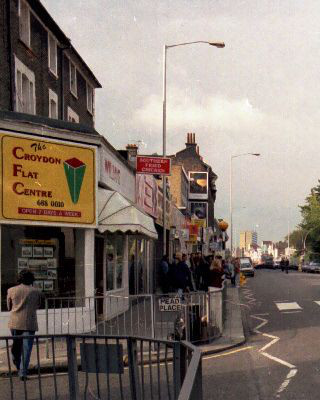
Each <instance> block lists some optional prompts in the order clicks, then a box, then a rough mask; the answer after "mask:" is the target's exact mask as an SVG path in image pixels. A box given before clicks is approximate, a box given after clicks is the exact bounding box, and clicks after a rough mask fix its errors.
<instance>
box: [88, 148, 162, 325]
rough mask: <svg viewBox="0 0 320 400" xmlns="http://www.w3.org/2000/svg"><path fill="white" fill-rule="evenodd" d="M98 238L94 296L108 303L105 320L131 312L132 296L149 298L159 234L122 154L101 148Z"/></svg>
mask: <svg viewBox="0 0 320 400" xmlns="http://www.w3.org/2000/svg"><path fill="white" fill-rule="evenodd" d="M99 186H100V187H99V189H98V227H97V230H96V234H95V292H96V294H97V295H103V296H105V297H106V300H105V301H104V302H103V304H102V305H101V307H100V308H99V313H101V317H102V316H103V317H104V318H106V319H111V318H113V317H115V316H116V315H119V314H121V313H123V312H124V311H126V310H127V309H128V305H129V301H128V296H129V294H130V295H133V294H141V293H149V290H150V287H151V284H152V274H151V270H150V257H153V255H152V254H153V253H152V252H153V242H154V240H155V239H157V232H156V230H155V227H154V222H153V219H152V218H151V217H150V216H149V215H147V214H146V213H145V212H144V211H143V210H142V209H141V208H140V207H139V206H137V205H136V204H135V200H136V177H135V172H134V169H133V168H132V167H130V165H129V164H128V163H126V161H125V160H124V159H122V158H121V156H119V154H118V153H117V152H116V150H114V149H113V148H111V147H110V146H107V145H106V144H105V143H103V144H102V147H101V149H100V176H99Z"/></svg>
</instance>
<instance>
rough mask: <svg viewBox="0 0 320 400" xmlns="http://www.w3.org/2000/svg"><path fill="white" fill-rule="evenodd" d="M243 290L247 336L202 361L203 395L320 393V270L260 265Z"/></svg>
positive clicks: (247, 397)
mask: <svg viewBox="0 0 320 400" xmlns="http://www.w3.org/2000/svg"><path fill="white" fill-rule="evenodd" d="M240 291H241V295H240V297H241V303H242V304H243V305H242V309H243V320H244V327H245V331H246V336H247V342H246V344H245V345H243V346H242V347H239V348H236V349H233V350H230V351H226V352H224V353H222V354H219V355H214V356H211V358H209V357H208V358H207V359H205V360H204V361H203V372H204V382H203V386H204V398H205V399H215V400H220V399H221V400H226V399H227V400H236V399H237V400H256V399H257V400H258V399H259V400H271V399H285V400H289V399H290V400H304V399H306V400H313V399H318V398H319V386H320V275H317V274H304V273H301V272H293V271H290V272H289V274H288V275H287V274H285V273H283V272H281V270H258V271H256V276H255V277H254V278H247V283H246V285H245V286H244V287H242V288H241V289H240Z"/></svg>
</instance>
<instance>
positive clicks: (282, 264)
mask: <svg viewBox="0 0 320 400" xmlns="http://www.w3.org/2000/svg"><path fill="white" fill-rule="evenodd" d="M285 265H286V260H285V259H284V257H282V258H281V261H280V267H281V271H282V272H283V271H284V267H285Z"/></svg>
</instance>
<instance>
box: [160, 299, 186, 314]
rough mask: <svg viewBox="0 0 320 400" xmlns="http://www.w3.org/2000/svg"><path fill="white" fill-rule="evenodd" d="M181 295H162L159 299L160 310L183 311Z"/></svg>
mask: <svg viewBox="0 0 320 400" xmlns="http://www.w3.org/2000/svg"><path fill="white" fill-rule="evenodd" d="M182 307H183V303H182V299H181V297H161V298H160V299H159V311H182Z"/></svg>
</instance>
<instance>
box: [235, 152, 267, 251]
mask: <svg viewBox="0 0 320 400" xmlns="http://www.w3.org/2000/svg"><path fill="white" fill-rule="evenodd" d="M243 156H255V157H259V156H260V153H242V154H235V155H233V156H231V157H230V180H229V181H230V193H229V194H230V252H231V256H232V255H233V226H232V161H233V160H234V159H235V158H238V157H243Z"/></svg>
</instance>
